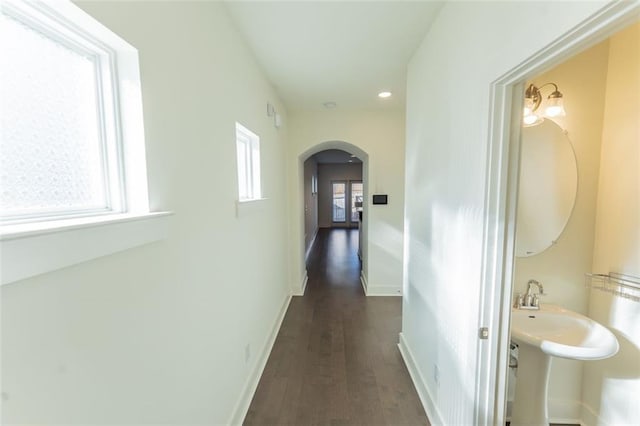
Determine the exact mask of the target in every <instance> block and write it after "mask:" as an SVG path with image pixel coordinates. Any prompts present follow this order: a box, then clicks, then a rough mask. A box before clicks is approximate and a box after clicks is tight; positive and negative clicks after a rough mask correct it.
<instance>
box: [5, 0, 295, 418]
mask: <svg viewBox="0 0 640 426" xmlns="http://www.w3.org/2000/svg"><path fill="white" fill-rule="evenodd" d="M80 5H81V7H82V8H84V9H85V10H87V11H88V12H89V13H90V14H92V15H93V16H95V17H96V18H97V19H98V20H99V21H101V22H103V23H104V24H106V25H107V26H108V27H110V28H111V29H113V30H114V31H115V32H116V33H118V34H119V35H120V36H122V37H123V38H125V39H126V40H127V41H129V42H130V43H131V44H133V45H134V46H136V47H137V48H138V49H139V51H140V60H141V76H142V91H143V101H144V113H145V131H146V138H147V140H146V146H147V154H148V161H147V162H148V170H149V186H150V196H151V205H152V208H153V209H154V210H170V211H174V212H175V215H174V217H173V219H172V225H171V230H170V237H169V238H168V239H166V240H164V241H162V242H159V243H155V244H151V245H147V246H143V247H139V248H135V249H132V250H128V251H125V252H121V253H118V254H114V255H111V256H107V257H102V258H99V259H96V260H93V261H89V262H85V263H82V264H79V265H76V266H73V267H70V268H66V269H63V270H58V271H55V272H52V273H47V274H44V275H41V276H38V277H34V278H31V279H28V280H24V281H20V282H16V283H13V284H10V285H7V286H4V287H2V374H3V377H2V379H3V382H2V386H3V392H4V394H3V395H4V397H6V399H7V400H6V401H3V412H2V421H3V423H4V424H27V423H28V424H36V423H37V424H65V425H70V424H83V425H87V424H160V423H162V424H180V425H186V424H228V423H229V422H230V418H231V416H232V412H233V410H234V407H235V406H236V404H237V403H238V401H239V399H240V397H241V393H242V391H243V387H244V385H245V383H246V382H247V380H248V379H250V376H251V374H252V372H253V371H254V369H255V367H256V361H257V359H258V354H259V353H260V351H261V349H262V348H263V347H264V345H265V343H266V341H267V336H268V335H269V333H270V331H271V329H272V327H273V325H274V322H275V321H276V319H277V317H278V315H279V312H280V310H281V308H282V307H283V304H284V303H285V302H286V301H287V300H288V293H289V288H288V286H287V273H286V261H287V259H286V255H287V251H286V239H285V238H283V235H287V227H286V220H287V213H288V210H287V197H286V192H285V188H286V181H285V172H284V170H285V169H286V163H285V161H284V158H285V157H284V149H285V146H286V141H285V140H286V123H287V117H286V113H285V111H284V108H283V107H282V105H281V104H280V103H279V101H278V99H277V97H276V94H275V93H274V91H273V89H272V88H271V87H270V85H269V84H268V82H267V81H266V80H265V78H264V77H263V76H262V74H261V73H260V71H259V68H258V67H257V65H256V63H255V61H254V60H253V57H252V56H251V54H250V53H249V52H248V50H247V48H246V47H245V46H244V43H243V42H242V40H241V39H240V37H239V36H238V34H237V33H236V31H235V30H234V28H233V25H232V23H231V21H230V19H229V18H228V17H227V13H226V10H225V6H224V5H223V4H222V3H218V2H111V1H104V2H87V3H81V4H80ZM267 102H271V103H274V104H275V105H276V108H277V109H278V111H279V112H280V114H283V116H284V117H283V118H284V120H283V121H284V123H285V127H283V128H281V129H279V130H276V129H275V128H274V127H273V124H272V120H271V119H269V118H268V117H266V113H265V112H266V107H265V106H266V103H267ZM236 120H238V121H240V122H241V123H242V124H244V125H245V126H247V127H249V128H250V129H251V130H253V131H254V132H256V133H257V134H258V135H260V137H261V155H262V171H263V188H264V191H263V192H264V195H265V196H266V197H267V198H268V200H266V201H262V202H260V203H258V204H254V205H253V206H251V208H249V206H245V207H247V208H245V209H241V210H240V212H239V213H240V214H239V217H236V215H235V200H236V198H237V186H236V167H235V127H234V126H235V121H236ZM249 262H250V263H249ZM249 265H250V267H249ZM248 344H249V345H250V359H249V360H248V362H245V347H246V345H248ZM249 396H250V395H249ZM3 399H4V398H3Z"/></svg>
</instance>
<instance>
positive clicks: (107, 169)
mask: <svg viewBox="0 0 640 426" xmlns="http://www.w3.org/2000/svg"><path fill="white" fill-rule="evenodd" d="M65 3H66V2H61V3H60V4H59V5H60V6H62V8H58V7H55V8H54V7H53V5H51V6H50V5H47V4H45V3H43V2H25V1H19V0H4V1H3V4H2V14H4V15H7V16H8V17H9V18H8V19H13V20H16V21H17V22H19V23H20V24H22V25H25V26H26V27H28V28H29V29H30V30H32V31H35V32H38V33H40V34H42V35H43V36H44V37H46V38H48V39H50V40H51V41H53V42H55V43H58V44H60V45H62V46H64V47H65V48H67V49H69V50H70V51H72V52H74V53H76V54H78V55H82V56H85V57H87V58H90V60H92V62H93V64H94V72H95V83H96V115H97V125H98V128H97V129H96V130H97V132H98V137H99V143H100V147H99V151H100V153H101V158H100V161H101V163H102V164H101V166H102V173H101V174H102V182H101V184H102V186H103V190H104V205H100V206H86V207H79V208H55V207H50V208H44V209H42V210H41V211H32V212H25V213H20V212H16V213H12V214H8V215H5V216H1V217H0V223H1V224H2V225H13V224H16V223H37V222H42V221H50V220H63V219H69V218H75V217H78V218H79V217H90V216H100V215H110V214H119V213H125V212H128V211H129V210H130V209H129V206H128V205H127V198H128V197H127V196H126V193H127V189H128V188H127V182H126V179H125V158H124V157H125V155H124V146H123V145H124V143H123V129H122V123H121V119H120V118H121V116H122V111H121V108H120V100H121V99H122V98H121V95H120V86H121V84H122V83H123V80H122V79H121V78H119V76H118V71H119V68H121V67H119V66H118V64H117V61H118V59H119V58H118V56H119V55H120V54H121V53H124V52H122V50H123V48H125V49H128V48H131V46H130V45H128V43H126V42H124V40H121V39H120V40H118V41H119V43H114V40H113V37H110V40H105V37H104V34H101V33H103V32H104V30H106V28H104V27H103V28H101V31H92V28H87V25H86V23H84V22H78V20H77V19H74V18H76V17H77V14H71V16H70V14H69V13H68V12H69V11H68V10H65V9H66V7H65V6H67V5H65ZM55 6H58V5H55ZM106 31H109V30H106ZM125 44H126V46H125ZM145 174H146V170H145ZM145 186H146V183H145ZM145 192H146V191H145ZM147 204H148V202H147ZM136 210H139V209H136Z"/></svg>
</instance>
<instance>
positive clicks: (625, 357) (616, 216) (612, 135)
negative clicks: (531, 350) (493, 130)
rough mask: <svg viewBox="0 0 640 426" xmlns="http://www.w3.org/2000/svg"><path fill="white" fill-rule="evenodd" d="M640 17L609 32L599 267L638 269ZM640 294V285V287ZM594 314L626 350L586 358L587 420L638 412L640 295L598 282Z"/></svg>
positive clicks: (629, 418) (606, 420)
mask: <svg viewBox="0 0 640 426" xmlns="http://www.w3.org/2000/svg"><path fill="white" fill-rule="evenodd" d="M639 40H640V23H636V24H635V25H633V26H632V27H629V28H627V29H626V30H624V31H622V32H620V33H618V34H616V35H615V36H614V37H612V38H611V40H610V46H609V69H608V75H607V91H606V104H605V113H604V126H603V131H602V153H601V166H600V183H599V192H598V204H597V218H596V228H595V249H594V257H593V271H594V272H599V273H606V272H609V271H613V272H621V273H626V274H632V275H635V276H640V41H639ZM636 294H640V292H636ZM589 316H590V317H592V318H593V319H595V320H596V321H598V322H600V323H602V324H605V325H606V326H608V327H609V328H610V329H612V331H613V332H614V333H615V334H616V337H617V338H618V342H619V343H620V351H619V352H618V354H617V355H616V356H614V357H613V358H610V359H608V360H604V361H594V362H589V363H585V366H584V371H585V374H584V380H583V401H584V411H583V420H584V421H585V424H587V425H592V424H612V425H613V424H616V425H623V424H624V425H626V424H637V423H638V419H640V404H638V395H640V303H639V302H633V301H630V300H628V299H623V298H620V297H616V296H612V295H610V294H608V293H604V292H601V291H598V290H593V291H592V292H591V295H590V304H589Z"/></svg>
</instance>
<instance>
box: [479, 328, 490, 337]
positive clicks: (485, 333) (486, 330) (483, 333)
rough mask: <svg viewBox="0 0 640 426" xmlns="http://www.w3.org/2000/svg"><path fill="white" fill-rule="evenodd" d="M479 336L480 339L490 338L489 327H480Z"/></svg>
mask: <svg viewBox="0 0 640 426" xmlns="http://www.w3.org/2000/svg"><path fill="white" fill-rule="evenodd" d="M478 337H479V338H480V340H487V339H488V338H489V327H480V330H479V331H478Z"/></svg>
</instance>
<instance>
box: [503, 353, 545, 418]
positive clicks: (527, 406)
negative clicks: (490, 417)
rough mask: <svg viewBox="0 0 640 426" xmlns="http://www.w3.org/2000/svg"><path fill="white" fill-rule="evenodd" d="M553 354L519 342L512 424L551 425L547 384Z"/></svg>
mask: <svg viewBox="0 0 640 426" xmlns="http://www.w3.org/2000/svg"><path fill="white" fill-rule="evenodd" d="M550 369H551V357H550V356H549V355H547V354H545V353H544V352H542V351H541V350H540V348H536V347H533V346H531V345H528V344H526V343H518V376H517V380H516V393H515V397H514V399H513V409H512V412H511V426H524V425H527V426H533V425H536V426H538V425H544V426H549V416H548V412H547V385H548V383H549V371H550Z"/></svg>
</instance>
